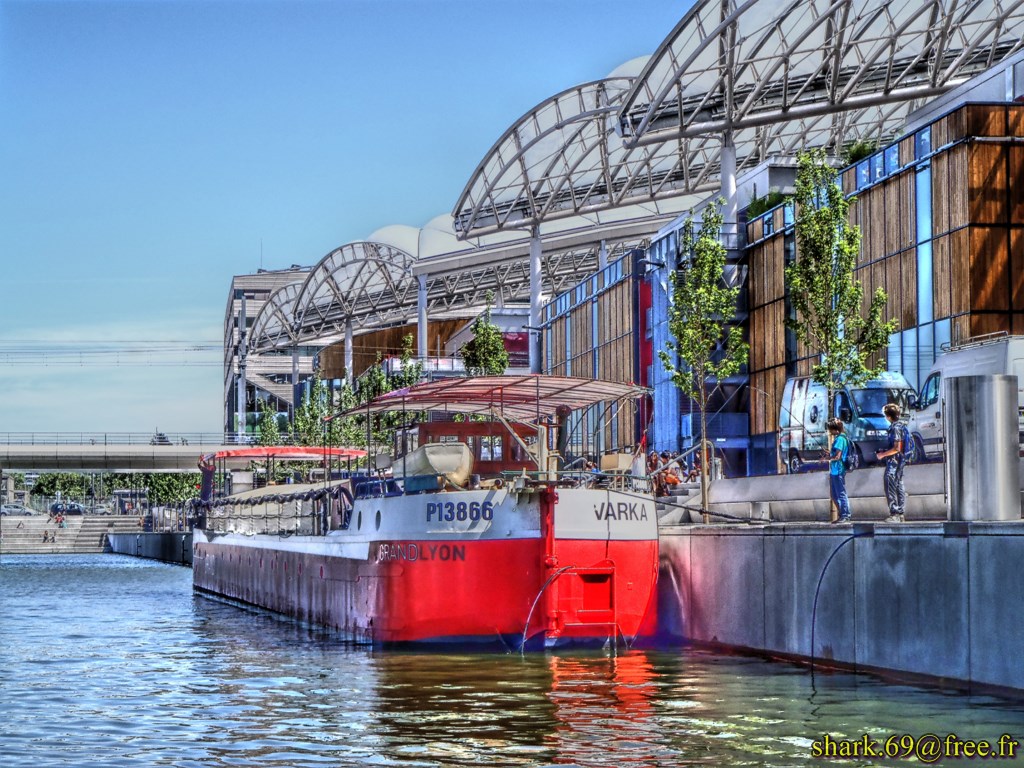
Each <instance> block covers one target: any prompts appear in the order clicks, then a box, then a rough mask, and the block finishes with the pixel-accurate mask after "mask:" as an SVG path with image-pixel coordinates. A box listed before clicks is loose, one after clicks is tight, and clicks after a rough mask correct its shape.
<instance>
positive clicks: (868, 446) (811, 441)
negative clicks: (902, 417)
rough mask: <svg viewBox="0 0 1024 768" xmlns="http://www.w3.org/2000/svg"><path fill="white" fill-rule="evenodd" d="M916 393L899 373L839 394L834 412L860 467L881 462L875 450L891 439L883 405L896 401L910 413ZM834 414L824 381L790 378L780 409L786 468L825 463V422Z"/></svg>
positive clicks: (826, 444) (780, 437)
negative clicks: (909, 409) (888, 436)
mask: <svg viewBox="0 0 1024 768" xmlns="http://www.w3.org/2000/svg"><path fill="white" fill-rule="evenodd" d="M913 396H914V390H913V388H912V387H911V386H910V384H909V383H908V382H907V380H906V379H905V378H904V377H903V376H902V375H901V374H898V373H883V374H882V375H880V376H879V377H878V378H877V379H872V380H871V381H869V382H867V383H866V384H865V385H864V386H863V387H847V388H846V389H842V390H839V391H838V392H836V393H835V403H834V405H833V411H834V413H833V414H832V415H834V416H837V417H838V418H839V419H841V420H842V421H843V423H844V424H845V428H846V434H847V437H849V439H850V442H851V444H852V448H853V452H854V457H855V462H856V464H857V465H858V466H860V465H865V464H874V463H876V462H877V461H878V460H877V459H876V458H875V451H877V450H879V449H881V448H884V447H885V446H886V445H887V444H888V443H887V433H888V429H889V423H888V422H887V421H886V419H885V416H883V415H882V406H884V405H885V404H886V403H896V404H897V405H898V406H900V408H901V409H902V411H903V413H904V414H906V412H907V410H908V403H909V402H911V401H912V399H913ZM829 418H831V415H830V414H829V413H828V392H827V391H826V390H825V387H824V385H822V384H817V383H815V382H813V381H812V380H811V379H810V377H808V376H802V377H798V378H794V379H789V380H788V381H787V382H786V387H785V389H784V390H783V391H782V406H781V409H780V412H779V450H780V453H781V456H782V460H783V462H785V464H786V471H787V472H790V473H793V472H800V471H801V470H802V469H803V468H804V466H805V465H817V466H819V467H823V466H824V465H825V463H826V462H827V460H828V451H827V446H828V433H827V432H826V429H825V424H826V422H827V421H828V420H829Z"/></svg>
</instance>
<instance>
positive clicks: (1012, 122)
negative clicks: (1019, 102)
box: [1007, 107, 1024, 138]
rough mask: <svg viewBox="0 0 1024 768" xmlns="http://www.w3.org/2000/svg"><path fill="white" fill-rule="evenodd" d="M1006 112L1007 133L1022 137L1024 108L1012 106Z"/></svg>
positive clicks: (1023, 134) (1023, 135) (1023, 132)
mask: <svg viewBox="0 0 1024 768" xmlns="http://www.w3.org/2000/svg"><path fill="white" fill-rule="evenodd" d="M1007 112H1008V114H1007V133H1009V135H1010V136H1016V137H1017V138H1024V109H1020V108H1019V107H1014V108H1013V109H1009V110H1007Z"/></svg>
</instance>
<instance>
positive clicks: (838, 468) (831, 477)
mask: <svg viewBox="0 0 1024 768" xmlns="http://www.w3.org/2000/svg"><path fill="white" fill-rule="evenodd" d="M826 427H827V428H828V431H829V434H830V435H832V451H831V452H830V453H829V456H828V482H829V488H830V489H831V496H832V502H833V503H834V504H835V505H836V509H837V510H839V517H838V518H836V519H835V520H833V521H832V522H833V523H848V522H850V521H851V519H852V517H851V515H850V499H849V497H848V496H847V495H846V458H847V456H849V455H850V438H848V437H847V436H846V427H845V426H844V425H843V422H842V421H841V420H840V419H829V420H828V424H827V425H826Z"/></svg>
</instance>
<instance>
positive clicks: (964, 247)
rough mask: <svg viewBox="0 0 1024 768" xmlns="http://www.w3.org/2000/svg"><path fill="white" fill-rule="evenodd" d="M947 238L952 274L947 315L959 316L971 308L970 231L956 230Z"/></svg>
mask: <svg viewBox="0 0 1024 768" xmlns="http://www.w3.org/2000/svg"><path fill="white" fill-rule="evenodd" d="M949 238H950V241H949V243H950V249H949V264H950V272H951V273H952V283H951V284H950V286H949V298H950V307H949V314H950V315H960V314H963V313H964V312H967V311H969V310H970V308H971V238H970V230H969V229H960V230H957V231H956V232H954V233H953V234H951V235H950V236H949Z"/></svg>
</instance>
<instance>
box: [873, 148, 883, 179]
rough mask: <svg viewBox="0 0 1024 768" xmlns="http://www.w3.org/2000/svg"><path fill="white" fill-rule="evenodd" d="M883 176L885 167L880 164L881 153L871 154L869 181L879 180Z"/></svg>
mask: <svg viewBox="0 0 1024 768" xmlns="http://www.w3.org/2000/svg"><path fill="white" fill-rule="evenodd" d="M883 178H885V168H884V167H883V165H882V155H881V153H879V154H876V155H872V156H871V181H872V182H875V181H881V180H882V179H883Z"/></svg>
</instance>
